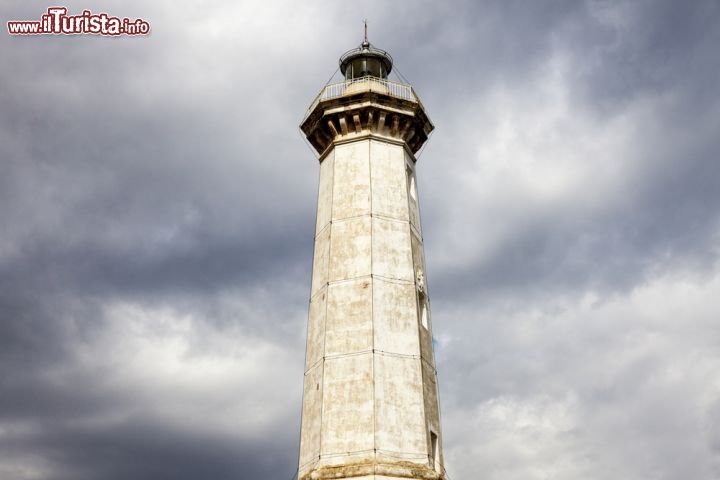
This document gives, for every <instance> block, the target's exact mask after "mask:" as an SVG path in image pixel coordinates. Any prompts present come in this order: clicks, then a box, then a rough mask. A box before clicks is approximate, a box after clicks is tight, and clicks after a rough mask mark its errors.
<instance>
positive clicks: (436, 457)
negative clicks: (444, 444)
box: [430, 432, 440, 470]
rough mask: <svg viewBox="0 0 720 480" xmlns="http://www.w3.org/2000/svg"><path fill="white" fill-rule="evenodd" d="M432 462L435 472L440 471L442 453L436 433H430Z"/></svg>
mask: <svg viewBox="0 0 720 480" xmlns="http://www.w3.org/2000/svg"><path fill="white" fill-rule="evenodd" d="M430 455H431V456H430V461H431V462H432V467H433V468H434V469H435V470H439V469H440V451H439V449H438V437H437V434H436V433H435V432H430Z"/></svg>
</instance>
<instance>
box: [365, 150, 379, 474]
mask: <svg viewBox="0 0 720 480" xmlns="http://www.w3.org/2000/svg"><path fill="white" fill-rule="evenodd" d="M367 143H368V193H369V195H370V199H369V200H370V329H371V335H372V339H371V340H372V342H371V346H372V353H371V354H370V355H371V361H372V382H373V388H372V405H373V471H375V464H376V463H377V438H376V437H377V425H376V423H377V413H376V412H375V408H376V407H377V405H376V402H375V382H376V381H377V378H376V377H375V281H374V279H373V276H372V275H373V272H374V270H373V269H374V264H373V260H374V257H375V255H374V251H375V236H374V233H375V221H374V219H373V217H372V214H373V201H372V199H373V179H372V139H368V142H367Z"/></svg>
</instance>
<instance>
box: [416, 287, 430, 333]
mask: <svg viewBox="0 0 720 480" xmlns="http://www.w3.org/2000/svg"><path fill="white" fill-rule="evenodd" d="M418 316H419V317H420V323H421V324H422V326H423V327H425V328H428V318H427V317H428V308H427V297H426V296H425V294H424V293H423V292H418Z"/></svg>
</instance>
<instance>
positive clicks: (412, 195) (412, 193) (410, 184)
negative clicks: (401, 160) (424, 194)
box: [405, 166, 417, 201]
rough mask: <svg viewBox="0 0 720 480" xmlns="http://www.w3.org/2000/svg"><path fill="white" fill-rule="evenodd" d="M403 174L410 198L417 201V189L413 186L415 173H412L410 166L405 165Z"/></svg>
mask: <svg viewBox="0 0 720 480" xmlns="http://www.w3.org/2000/svg"><path fill="white" fill-rule="evenodd" d="M405 174H406V175H407V185H408V194H409V195H410V198H412V199H413V200H415V201H417V190H416V188H415V174H414V173H413V171H412V168H410V167H408V166H406V167H405Z"/></svg>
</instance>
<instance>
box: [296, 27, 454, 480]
mask: <svg viewBox="0 0 720 480" xmlns="http://www.w3.org/2000/svg"><path fill="white" fill-rule="evenodd" d="M391 70H392V58H391V57H390V55H388V54H387V52H384V51H382V50H379V49H377V48H375V47H373V46H371V45H370V43H369V42H368V41H367V36H366V38H365V41H364V42H363V43H362V44H361V45H360V47H358V48H356V49H353V50H351V51H349V52H347V53H345V54H344V55H343V56H342V57H341V58H340V71H341V72H342V74H343V75H344V77H345V80H344V81H342V82H340V83H335V84H329V85H326V86H325V88H323V90H322V91H321V92H320V94H319V95H318V96H317V98H316V99H315V101H314V102H313V103H312V105H311V106H310V109H309V111H308V115H307V117H306V118H305V120H304V121H303V123H302V125H301V127H300V128H301V129H302V131H303V132H304V133H305V135H306V136H307V139H308V140H309V141H310V143H311V144H312V145H313V147H314V148H315V149H316V150H317V151H318V152H319V153H320V187H319V194H318V206H317V223H316V227H315V255H314V260H313V274H312V288H311V294H310V313H309V320H308V338H307V356H306V361H305V381H304V389H303V413H302V427H301V440H300V461H299V471H298V478H299V479H300V480H307V479H331V478H332V479H344V478H353V479H355V480H365V479H388V480H389V479H408V478H410V479H444V478H445V473H444V471H445V470H444V468H443V454H442V447H441V438H442V435H441V433H440V413H439V407H438V388H437V381H436V370H435V360H434V358H433V344H432V333H431V320H430V309H429V299H428V291H427V283H426V280H425V279H426V275H425V259H424V253H423V241H422V230H421V228H420V212H419V208H418V195H417V190H416V182H415V167H416V159H415V153H416V152H417V151H418V150H419V149H420V147H421V146H422V145H423V143H424V142H425V141H426V140H427V137H428V134H429V133H430V132H431V131H432V129H433V125H432V123H431V122H430V120H429V119H428V117H427V115H426V114H425V109H424V107H423V105H422V103H421V102H420V100H419V99H418V97H417V95H415V92H414V90H413V88H412V87H411V86H410V85H405V84H401V83H397V82H391V81H389V80H388V79H387V76H388V74H389V73H390V71H391Z"/></svg>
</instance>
